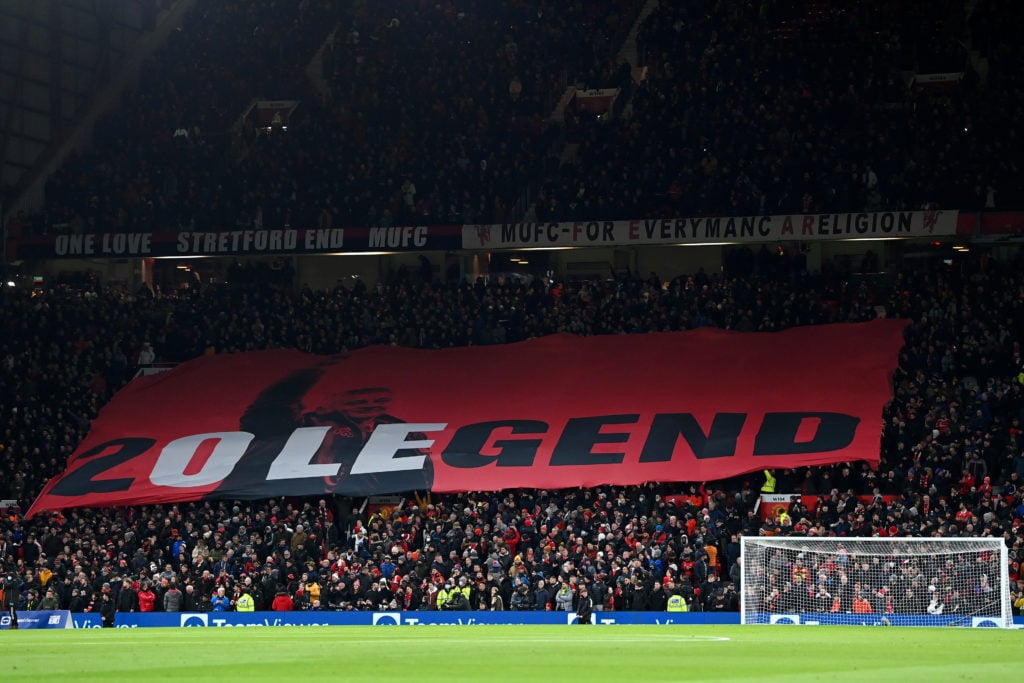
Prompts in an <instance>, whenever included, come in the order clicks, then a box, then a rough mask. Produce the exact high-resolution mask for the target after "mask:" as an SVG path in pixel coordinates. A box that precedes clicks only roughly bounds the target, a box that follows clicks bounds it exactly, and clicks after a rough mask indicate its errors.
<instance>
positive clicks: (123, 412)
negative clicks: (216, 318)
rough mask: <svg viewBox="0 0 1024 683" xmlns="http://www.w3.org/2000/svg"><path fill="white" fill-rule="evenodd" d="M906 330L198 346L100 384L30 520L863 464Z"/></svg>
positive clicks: (899, 324) (875, 450)
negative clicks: (102, 388) (179, 358)
mask: <svg viewBox="0 0 1024 683" xmlns="http://www.w3.org/2000/svg"><path fill="white" fill-rule="evenodd" d="M906 324H907V323H906V321H902V320H876V321H873V322H870V323H860V324H845V325H828V326H820V327H803V328H796V329H792V330H789V331H785V332H776V333H737V332H725V331H720V330H711V329H702V330H695V331H691V332H675V333H659V334H646V335H621V336H601V337H584V338H581V337H575V336H571V335H556V336H551V337H544V338H541V339H535V340H531V341H526V342H522V343H518V344H509V345H504V346H487V347H469V348H457V349H446V350H440V351H430V350H417V349H403V348H393V347H371V348H367V349H362V350H360V351H356V352H354V353H352V354H350V355H347V356H332V357H324V356H311V355H307V354H303V353H300V352H297V351H266V352H256V353H245V354H237V355H225V356H210V357H204V358H200V359H198V360H194V361H191V362H189V363H186V364H184V365H182V366H180V367H178V368H176V369H175V370H172V371H170V372H166V373H163V374H159V375H154V376H151V377H145V378H141V379H138V380H135V381H134V382H132V383H131V384H130V385H128V386H127V387H126V388H125V389H123V390H122V391H121V392H119V393H118V394H117V395H116V396H115V397H114V399H113V400H112V401H111V402H110V404H109V405H108V406H107V407H106V408H105V409H104V410H103V411H102V412H101V414H100V416H99V417H98V418H97V419H96V421H95V422H94V424H93V428H92V431H91V432H90V433H89V436H88V437H87V438H86V439H85V441H84V442H83V443H82V444H81V446H80V447H79V448H78V450H77V451H76V452H75V453H74V455H73V456H72V457H71V459H70V460H69V462H68V468H67V471H66V472H65V473H64V474H62V475H61V476H60V477H57V478H56V479H54V480H52V481H50V482H49V484H48V485H47V486H46V488H45V489H44V490H43V492H42V494H41V495H40V496H39V498H38V500H36V502H35V503H34V504H33V506H32V508H31V510H30V512H29V514H30V515H34V514H37V513H39V512H42V511H47V510H57V509H61V508H67V507H76V506H114V505H129V504H149V503H160V502H184V501H193V500H202V499H212V498H228V499H255V498H264V497H269V496H283V495H318V494H324V493H336V494H341V495H349V496H363V495H370V494H384V493H395V492H404V491H412V490H421V491H422V490H432V491H436V492H454V491H486V490H498V489H507V488H518V487H534V488H564V487H573V486H595V485H599V484H639V483H643V482H646V481H679V482H683V481H706V480H715V479H722V478H725V477H730V476H735V475H740V474H744V473H747V472H751V471H754V470H761V469H764V468H777V467H796V466H801V465H818V464H826V463H833V462H842V461H848V460H868V461H872V462H877V461H878V459H879V439H880V432H881V416H882V408H883V406H884V405H885V404H886V402H887V401H888V400H889V398H890V391H891V373H892V371H893V370H894V369H895V367H896V362H897V356H898V353H899V349H900V348H901V346H902V344H903V330H904V328H905V326H906Z"/></svg>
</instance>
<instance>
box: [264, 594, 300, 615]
mask: <svg viewBox="0 0 1024 683" xmlns="http://www.w3.org/2000/svg"><path fill="white" fill-rule="evenodd" d="M270 609H272V610H273V611H275V612H291V611H292V610H294V609H295V603H294V602H292V598H291V596H290V595H288V594H287V593H285V592H284V591H278V593H277V596H276V597H275V598H274V602H273V603H271V605H270Z"/></svg>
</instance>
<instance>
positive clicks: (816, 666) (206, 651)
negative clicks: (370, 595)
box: [0, 626, 1024, 683]
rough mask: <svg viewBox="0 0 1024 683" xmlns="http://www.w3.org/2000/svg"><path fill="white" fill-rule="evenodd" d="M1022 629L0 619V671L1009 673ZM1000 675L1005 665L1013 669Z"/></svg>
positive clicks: (230, 674)
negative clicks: (124, 625)
mask: <svg viewBox="0 0 1024 683" xmlns="http://www.w3.org/2000/svg"><path fill="white" fill-rule="evenodd" d="M1022 654H1024V630H996V629H952V628H951V629H931V628H884V627H844V626H821V627H803V626H778V627H771V626H594V627H581V626H447V627H445V626H436V627H430V626H422V627H416V626H400V627H380V626H378V627H355V626H341V627H338V626H335V627H264V628H217V629H214V628H208V629H201V628H189V629H170V628H155V629H113V630H110V629H102V630H101V629H82V630H70V631H32V630H22V631H0V681H3V682H4V683H14V682H15V681H48V680H59V681H75V682H79V681H102V682H103V683H113V682H115V681H146V682H148V681H171V680H173V681H177V682H180V681H190V682H193V681H239V680H244V681H246V682H247V683H263V682H264V681H267V682H273V683H282V682H291V681H297V682H299V683H308V682H310V681H333V682H335V683H341V682H346V681H373V682H374V683H386V682H389V681H395V682H399V681H400V682H401V683H426V682H429V681H445V682H446V683H450V682H452V681H481V682H487V681H512V680H514V681H517V682H523V683H529V682H530V681H533V680H541V679H543V680H550V681H555V682H556V683H564V682H566V681H588V682H598V681H626V682H628V683H633V682H634V681H635V682H636V683H656V682H658V681H681V680H700V681H730V680H749V679H753V678H756V679H757V680H758V681H787V682H789V683H792V682H793V681H820V680H829V681H835V680H846V681H868V682H870V683H880V682H883V681H899V682H900V683H909V682H911V681H929V682H930V683H940V682H944V681H954V680H984V681H1000V680H1016V679H1017V678H1018V676H1019V672H1020V667H1021V665H1020V661H1021V655H1022ZM1011 676H1012V677H1011Z"/></svg>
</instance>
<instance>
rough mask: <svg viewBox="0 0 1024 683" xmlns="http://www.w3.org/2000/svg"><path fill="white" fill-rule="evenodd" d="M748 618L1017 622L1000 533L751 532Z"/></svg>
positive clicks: (745, 543)
mask: <svg viewBox="0 0 1024 683" xmlns="http://www.w3.org/2000/svg"><path fill="white" fill-rule="evenodd" d="M740 547H741V560H740V564H741V566H742V569H743V573H742V582H741V583H742V585H741V587H740V589H741V593H740V594H741V604H740V613H741V617H740V620H741V622H742V623H744V624H851V625H853V624H856V625H860V624H864V625H886V626H889V625H891V626H966V627H984V626H989V627H1004V628H1009V627H1012V626H1013V617H1012V613H1011V610H1010V589H1009V571H1008V567H1007V551H1006V546H1005V544H1004V543H1003V541H1002V539H1000V538H970V539H960V538H957V539H946V538H813V537H812V538H803V537H801V538H794V537H786V538H777V537H749V538H748V537H744V538H742V539H741V541H740Z"/></svg>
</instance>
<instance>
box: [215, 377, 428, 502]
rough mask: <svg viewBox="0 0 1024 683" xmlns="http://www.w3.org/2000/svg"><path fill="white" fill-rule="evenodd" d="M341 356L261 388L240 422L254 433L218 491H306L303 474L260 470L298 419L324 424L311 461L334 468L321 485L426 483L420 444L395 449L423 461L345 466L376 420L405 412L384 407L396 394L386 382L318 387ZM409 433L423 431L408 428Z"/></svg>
mask: <svg viewBox="0 0 1024 683" xmlns="http://www.w3.org/2000/svg"><path fill="white" fill-rule="evenodd" d="M338 360H341V358H338V357H336V358H332V359H329V360H326V361H324V362H322V363H319V364H317V365H316V366H314V367H311V368H303V369H299V370H295V371H294V372H292V373H291V374H289V375H287V376H286V377H285V378H284V379H282V380H280V381H279V382H277V383H276V384H273V385H271V386H270V387H267V388H266V389H265V390H264V391H263V392H262V393H260V395H259V396H258V397H257V398H256V400H255V401H254V402H253V403H252V405H250V406H249V407H248V409H247V410H246V411H245V414H243V415H242V418H241V421H240V428H241V430H242V431H246V432H250V433H252V434H254V435H255V437H256V438H255V439H253V442H252V444H251V445H250V447H249V450H248V451H247V452H246V453H245V455H244V456H243V457H242V461H241V463H240V466H239V467H236V468H235V469H234V471H233V472H232V473H231V475H229V476H228V477H227V478H225V480H224V481H223V482H222V483H221V485H220V486H219V487H218V490H217V493H218V496H219V497H220V496H223V495H225V494H231V495H234V494H235V493H236V492H237V494H238V495H245V496H246V497H251V496H252V495H253V493H254V492H256V491H259V492H260V493H262V494H263V495H266V496H281V495H308V494H309V491H308V488H309V485H308V482H302V481H293V480H271V481H267V480H266V479H265V478H264V475H265V474H266V472H267V471H268V469H269V467H270V464H271V463H272V462H273V460H274V459H275V458H276V457H277V456H278V454H279V453H280V452H281V450H282V448H283V447H284V444H285V442H286V441H287V439H288V436H289V435H290V434H291V433H292V431H293V430H295V429H296V428H299V427H328V428H329V431H328V432H327V433H326V435H325V436H324V439H323V442H322V443H321V444H320V447H319V448H318V449H317V451H316V455H315V456H314V457H313V459H312V462H313V463H315V464H321V465H322V464H334V463H336V464H338V465H339V470H338V474H337V475H336V476H332V477H325V478H324V492H325V493H334V494H338V495H344V496H360V495H367V494H370V493H399V492H404V491H419V490H429V489H430V487H431V486H432V485H433V482H434V470H433V466H432V464H431V461H430V457H429V453H428V452H427V451H425V450H418V449H409V450H408V451H405V452H399V453H398V454H397V455H396V457H397V458H401V457H411V456H419V457H422V456H427V457H426V459H425V460H424V464H423V467H422V468H420V469H415V470H402V471H397V472H375V473H372V474H355V475H353V474H350V470H351V468H352V464H353V463H354V462H355V460H356V457H357V456H358V455H359V452H360V451H361V450H362V448H363V446H365V445H366V442H367V441H368V440H369V438H370V435H371V434H372V433H373V430H374V429H375V428H376V427H377V425H382V424H398V423H402V422H404V420H401V419H399V418H397V417H395V416H393V415H390V414H389V413H388V410H389V408H390V407H391V403H392V400H393V394H392V391H391V390H390V389H389V388H387V387H355V388H351V389H341V390H340V391H328V392H327V393H326V394H325V393H324V391H323V387H318V386H317V385H318V383H320V382H321V381H327V380H325V378H324V373H325V371H326V369H327V368H329V367H330V366H331V365H333V364H334V363H336V362H337V361H338ZM331 388H333V387H331ZM316 396H319V398H317V397H316ZM310 401H312V403H313V404H312V405H311V404H310ZM410 438H411V439H414V440H415V439H424V438H426V436H425V435H423V434H416V433H413V434H411V435H410ZM293 488H294V490H292V489H293Z"/></svg>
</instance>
